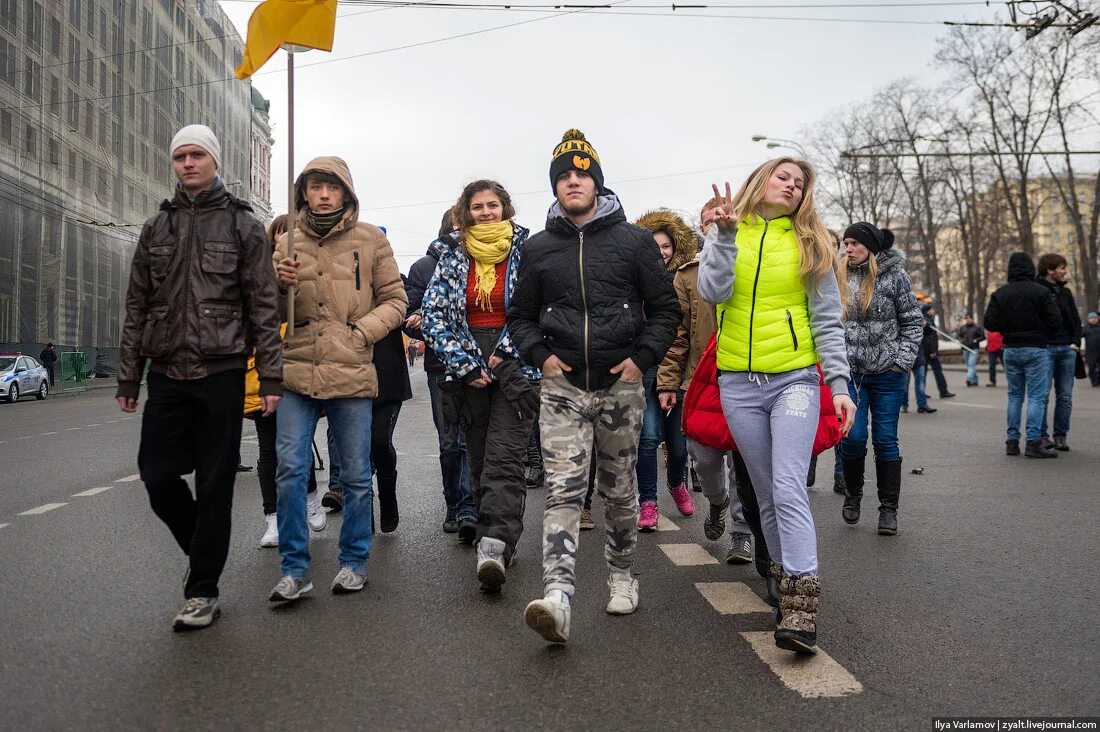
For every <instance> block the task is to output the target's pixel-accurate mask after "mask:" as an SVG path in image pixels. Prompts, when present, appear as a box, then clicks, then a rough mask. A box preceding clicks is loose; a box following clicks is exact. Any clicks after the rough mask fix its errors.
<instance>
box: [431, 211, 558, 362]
mask: <svg viewBox="0 0 1100 732" xmlns="http://www.w3.org/2000/svg"><path fill="white" fill-rule="evenodd" d="M512 226H513V227H515V232H516V233H515V236H514V237H513V238H512V251H511V253H509V255H508V265H507V267H506V268H505V272H506V274H505V281H504V307H505V308H507V307H508V303H509V302H510V301H511V299H512V291H513V290H515V288H516V280H517V279H518V277H519V262H520V259H521V258H522V257H523V245H524V244H525V243H526V242H527V235H528V233H529V232H528V231H527V229H525V228H523V227H522V226H520V225H519V224H517V223H515V222H513V223H512ZM448 238H449V239H450V240H451V241H449V242H445V241H440V240H437V241H436V242H434V243H433V245H432V246H433V248H435V249H436V251H439V252H440V258H439V265H438V266H437V267H436V268H435V274H434V275H433V276H432V281H431V282H429V283H428V289H427V290H426V291H425V292H424V301H423V303H422V305H421V308H420V310H421V315H422V316H423V319H424V322H423V324H422V325H421V331H422V332H423V333H424V338H425V339H426V340H427V343H428V346H429V347H430V348H431V349H432V350H433V351H435V353H436V355H437V356H439V360H440V361H442V362H443V366H444V368H445V369H446V374H447V381H472V380H473V379H475V378H477V377H476V376H471V374H479V373H480V372H481V371H485V372H487V373H488V372H489V363H488V356H491V355H492V354H483V353H482V352H481V349H480V348H478V345H477V342H476V341H475V340H474V336H473V334H472V333H471V332H470V326H469V324H468V323H467V321H466V282H467V280H468V279H469V276H470V257H469V255H467V254H466V250H465V249H463V248H462V247H461V246H459V245H458V234H457V233H454V234H449V235H448ZM437 244H438V245H439V246H438V247H437V246H436V245H437ZM496 351H498V352H500V353H501V354H503V355H505V356H508V357H510V358H514V359H515V360H516V362H517V363H518V364H519V365H520V368H521V370H522V371H523V375H524V376H526V377H527V378H528V379H530V380H532V381H537V380H538V379H541V378H542V374H541V373H540V372H539V370H538V369H537V368H535V367H534V366H530V365H528V364H526V363H524V362H523V359H521V358H520V355H519V350H518V349H517V348H516V346H515V344H514V343H513V342H512V336H511V334H509V332H508V328H507V326H506V327H505V328H504V330H503V331H502V332H501V334H500V340H498V341H497V346H496Z"/></svg>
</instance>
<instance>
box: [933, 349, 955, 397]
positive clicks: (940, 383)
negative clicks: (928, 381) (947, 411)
mask: <svg viewBox="0 0 1100 732" xmlns="http://www.w3.org/2000/svg"><path fill="white" fill-rule="evenodd" d="M928 368H929V369H931V371H932V375H933V376H935V377H936V388H937V389H939V390H940V397H941V398H942V397H943V395H944V394H950V393H951V390H950V389H948V388H947V377H946V376H944V375H943V365H942V364H941V363H940V357H939V356H936V357H935V358H930V359H928Z"/></svg>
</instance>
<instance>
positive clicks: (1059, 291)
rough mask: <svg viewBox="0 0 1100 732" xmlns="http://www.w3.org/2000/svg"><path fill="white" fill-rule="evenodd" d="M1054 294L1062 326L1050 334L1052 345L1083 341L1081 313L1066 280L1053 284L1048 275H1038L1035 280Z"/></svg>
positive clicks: (1066, 344)
mask: <svg viewBox="0 0 1100 732" xmlns="http://www.w3.org/2000/svg"><path fill="white" fill-rule="evenodd" d="M1035 281H1036V282H1038V283H1039V284H1040V285H1042V286H1043V287H1045V288H1047V289H1048V290H1049V291H1050V294H1052V295H1054V301H1055V302H1056V303H1057V304H1058V315H1059V320H1060V321H1061V326H1060V327H1059V328H1058V331H1057V332H1056V333H1053V334H1051V336H1050V345H1052V346H1068V345H1070V344H1072V343H1080V342H1081V313H1079V312H1077V301H1076V300H1074V299H1073V293H1072V292H1070V289H1069V288H1068V287H1066V285H1065V283H1064V282H1059V283H1057V284H1053V283H1050V282H1047V278H1046V277H1038V278H1036V280H1035Z"/></svg>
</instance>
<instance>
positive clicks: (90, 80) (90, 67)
mask: <svg viewBox="0 0 1100 732" xmlns="http://www.w3.org/2000/svg"><path fill="white" fill-rule="evenodd" d="M84 83H85V84H87V85H88V86H90V87H92V88H93V89H94V88H95V62H94V61H92V51H91V49H86V50H85V51H84Z"/></svg>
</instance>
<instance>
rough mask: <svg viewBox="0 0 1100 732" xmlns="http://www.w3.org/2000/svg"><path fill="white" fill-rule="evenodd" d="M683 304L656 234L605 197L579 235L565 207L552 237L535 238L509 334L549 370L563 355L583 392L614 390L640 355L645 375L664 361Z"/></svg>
mask: <svg viewBox="0 0 1100 732" xmlns="http://www.w3.org/2000/svg"><path fill="white" fill-rule="evenodd" d="M679 322H680V304H679V302H678V301H677V299H676V292H675V290H673V288H672V277H671V276H670V275H669V273H668V272H667V271H666V270H665V267H664V262H663V261H662V260H661V254H660V252H659V251H658V249H657V244H656V243H655V242H654V241H653V234H652V232H650V231H648V230H646V229H643V228H641V227H638V226H634V225H633V224H630V223H627V220H626V216H625V215H624V213H623V209H622V207H621V206H620V205H619V201H618V199H617V198H616V197H615V195H614V194H613V193H611V192H610V191H605V192H604V194H601V195H600V199H599V209H598V210H597V214H596V216H595V218H593V219H592V220H591V221H589V222H587V223H586V224H585V225H584V226H583V228H581V229H578V228H577V227H576V225H574V224H573V222H572V221H570V220H569V219H568V218H566V217H565V215H564V214H563V213H562V212H561V209H560V207H559V206H558V205H557V204H555V205H554V206H553V207H551V209H550V213H549V215H548V216H547V219H546V230H545V231H541V232H539V233H538V234H536V235H535V236H533V237H531V238H530V239H529V240H528V241H527V248H526V250H525V252H524V257H523V261H522V262H521V264H520V268H519V282H518V283H517V284H516V289H515V292H514V293H513V294H512V300H511V303H510V304H509V307H508V328H509V330H510V331H511V333H512V339H513V340H514V341H515V343H516V346H517V347H518V348H519V351H520V354H521V355H522V356H523V359H524V360H525V361H526V362H527V363H530V364H533V365H535V366H538V367H541V366H542V364H543V362H544V361H545V360H546V359H547V358H548V357H549V356H550V355H551V354H554V355H556V356H557V357H558V358H560V359H561V360H562V361H563V362H565V363H566V364H567V365H568V366H571V367H572V368H573V370H572V371H571V372H566V374H565V376H566V378H567V379H569V381H570V382H571V383H572V384H573V385H574V386H576V387H577V388H580V389H585V390H587V391H595V390H597V389H606V388H607V387H609V386H611V385H612V384H614V383H615V381H616V380H617V379H618V375H617V374H612V373H611V368H612V367H614V366H616V365H617V364H619V363H620V362H621V361H622V360H623V359H625V358H627V357H630V358H632V359H633V360H634V363H635V364H637V366H638V368H640V369H641V370H642V371H645V370H646V369H648V368H649V367H650V366H652V365H654V364H657V363H659V362H660V360H661V359H662V358H663V357H664V355H665V352H666V351H667V350H668V347H669V345H671V343H672V339H673V337H674V336H675V334H676V325H677V324H678V323H679Z"/></svg>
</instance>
